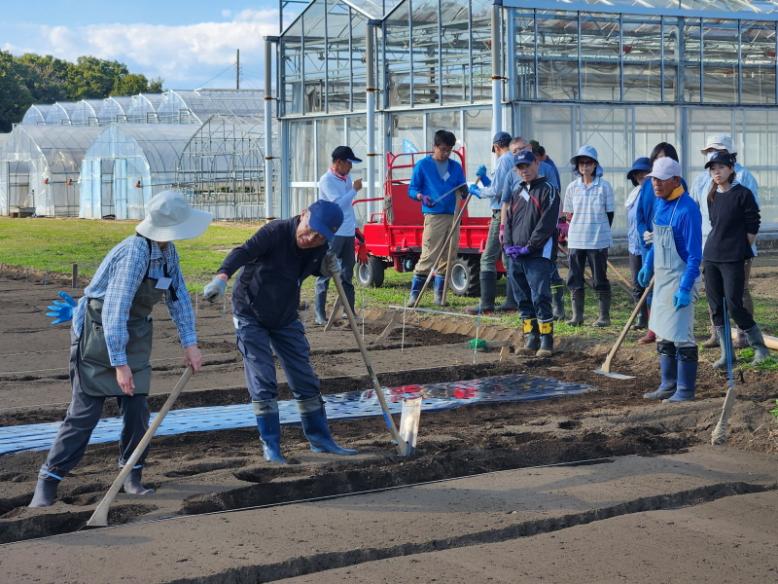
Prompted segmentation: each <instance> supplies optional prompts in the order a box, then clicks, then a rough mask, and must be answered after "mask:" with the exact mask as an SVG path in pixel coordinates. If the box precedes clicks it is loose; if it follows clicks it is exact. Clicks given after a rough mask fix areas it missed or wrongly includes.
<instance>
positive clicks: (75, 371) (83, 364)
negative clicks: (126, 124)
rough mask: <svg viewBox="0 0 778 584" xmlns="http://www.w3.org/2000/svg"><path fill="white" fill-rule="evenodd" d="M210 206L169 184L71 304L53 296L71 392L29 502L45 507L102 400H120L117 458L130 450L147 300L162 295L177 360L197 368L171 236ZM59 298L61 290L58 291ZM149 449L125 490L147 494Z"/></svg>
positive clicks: (142, 410)
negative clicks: (63, 328)
mask: <svg viewBox="0 0 778 584" xmlns="http://www.w3.org/2000/svg"><path fill="white" fill-rule="evenodd" d="M210 222H211V215H210V213H206V212H203V211H197V210H195V209H192V208H191V207H190V206H189V204H188V203H187V201H186V199H185V198H184V196H183V195H181V194H180V193H178V192H175V191H164V192H162V193H159V194H158V195H156V196H155V197H154V198H152V199H151V202H150V203H149V205H148V210H147V213H146V218H145V219H144V220H143V221H142V222H141V223H140V224H139V225H138V226H137V227H136V228H135V231H136V233H135V235H131V236H129V237H127V238H126V239H125V240H124V241H122V242H121V243H119V244H118V245H116V247H114V248H113V249H112V250H111V251H110V252H109V253H108V255H107V256H106V257H105V258H104V259H103V261H102V262H101V263H100V267H99V268H97V272H95V275H94V277H93V278H92V281H91V282H90V283H89V286H87V287H86V289H85V290H84V296H83V297H82V298H81V299H80V300H79V302H78V303H77V304H75V303H73V304H75V305H74V306H72V305H71V304H70V303H67V302H66V303H61V302H60V303H59V304H57V303H55V306H52V307H50V309H53V310H55V311H56V312H55V313H49V315H50V316H56V317H57V318H56V320H55V321H54V323H55V324H59V323H63V322H68V321H69V320H72V321H73V322H72V328H71V332H70V379H71V384H72V388H73V398H72V401H71V402H70V406H69V407H68V411H67V414H66V416H65V420H64V421H63V422H62V425H61V426H60V429H59V432H58V434H57V437H56V439H55V440H54V444H53V445H52V447H51V450H49V454H48V456H47V458H46V462H45V463H44V464H43V466H41V469H40V474H39V476H38V484H37V485H36V487H35V494H34V496H33V499H32V501H31V502H30V507H48V506H49V505H51V504H52V503H53V502H54V500H55V499H56V495H57V487H58V486H59V483H60V482H61V481H62V479H63V478H64V477H65V475H67V473H68V472H70V471H71V470H72V469H73V468H74V467H75V466H76V465H77V464H78V463H79V461H80V460H81V458H82V456H83V455H84V451H85V450H86V446H87V444H88V443H89V437H90V436H91V434H92V430H94V428H95V426H96V425H97V422H98V421H99V420H100V414H101V413H102V410H103V403H104V402H105V399H106V398H108V397H115V398H117V400H118V401H119V408H120V410H121V414H122V417H123V427H122V434H121V439H120V441H119V465H120V466H121V465H123V464H124V461H126V460H127V459H128V458H129V457H130V455H131V454H132V453H133V451H134V450H135V447H136V446H137V445H138V443H139V442H140V440H141V438H142V437H143V435H144V434H145V433H146V430H147V429H148V425H149V407H148V404H147V402H146V396H147V395H148V393H149V388H150V385H151V363H150V357H151V338H152V321H151V319H150V318H149V316H150V315H151V311H152V309H153V307H154V305H155V304H156V303H157V302H159V301H160V300H163V299H164V301H165V303H166V304H167V306H168V310H169V311H170V316H171V317H172V319H173V322H175V323H176V328H177V329H178V336H179V338H180V340H181V347H182V348H183V352H184V363H185V364H186V365H187V366H190V367H192V369H193V370H194V371H195V372H197V371H199V370H200V367H201V365H202V355H201V354H200V349H199V348H198V347H197V333H196V332H195V319H194V313H193V311H192V304H191V302H190V300H189V292H187V289H186V283H185V282H184V277H183V275H182V273H181V268H180V266H179V258H178V252H177V251H176V247H175V245H174V244H173V243H172V242H173V241H175V240H178V239H191V238H194V237H197V236H198V235H200V234H202V233H203V232H204V231H205V229H206V228H207V227H208V224H209V223H210ZM60 296H62V297H63V298H64V297H65V296H63V295H62V293H61V294H60ZM147 454H148V450H146V452H144V453H143V455H142V456H141V457H140V459H139V460H138V463H137V465H136V466H135V467H134V468H133V470H132V472H131V473H130V474H129V476H128V477H127V479H126V480H125V481H124V491H125V492H126V493H130V494H132V495H147V494H149V493H152V492H153V491H152V489H147V488H145V487H144V486H143V484H142V483H141V473H142V472H143V463H144V460H145V458H146V455H147Z"/></svg>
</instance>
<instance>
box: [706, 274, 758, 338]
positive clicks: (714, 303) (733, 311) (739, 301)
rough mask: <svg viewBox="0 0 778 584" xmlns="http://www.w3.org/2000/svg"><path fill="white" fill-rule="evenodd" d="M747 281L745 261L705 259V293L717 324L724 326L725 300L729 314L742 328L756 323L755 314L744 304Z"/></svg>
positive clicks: (714, 322)
mask: <svg viewBox="0 0 778 584" xmlns="http://www.w3.org/2000/svg"><path fill="white" fill-rule="evenodd" d="M745 282H746V275H745V265H744V262H742V261H740V262H711V261H708V260H705V295H706V296H707V297H708V306H710V310H711V317H712V318H713V324H714V325H715V326H724V302H725V301H726V303H727V310H728V311H729V316H730V317H731V318H732V320H734V321H735V323H736V324H737V326H738V328H739V329H740V330H744V331H745V330H748V329H750V328H751V327H753V326H754V324H756V323H755V322H754V317H753V315H752V314H751V313H750V312H749V311H748V310H747V309H746V308H745V306H744V305H743V290H744V288H745Z"/></svg>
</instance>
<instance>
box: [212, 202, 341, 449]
mask: <svg viewBox="0 0 778 584" xmlns="http://www.w3.org/2000/svg"><path fill="white" fill-rule="evenodd" d="M342 222H343V211H341V209H340V207H339V206H338V205H337V204H335V203H332V202H330V201H316V202H315V203H313V204H312V205H311V206H310V207H308V208H307V209H305V210H303V212H302V213H301V214H300V215H297V216H295V217H292V218H291V219H279V220H276V221H271V222H270V223H268V224H267V225H265V226H263V227H262V228H261V229H260V230H259V231H257V232H256V233H255V234H254V235H253V236H252V237H251V239H249V240H248V241H246V243H244V244H243V245H241V246H238V247H236V248H235V249H233V250H232V251H231V252H230V253H229V255H228V256H227V257H226V258H225V260H224V262H222V265H221V267H220V268H219V270H218V272H217V274H216V276H215V277H214V279H213V280H212V281H211V283H210V284H208V285H207V286H206V287H205V289H204V290H203V297H204V298H205V299H206V300H210V301H213V300H216V299H217V298H219V297H221V296H223V295H224V291H225V289H226V286H227V281H228V280H229V278H230V277H231V276H232V275H233V274H234V273H235V272H236V271H238V270H239V269H240V268H243V270H242V271H241V273H240V275H239V276H238V281H237V282H236V283H235V286H234V288H233V294H232V310H233V322H234V323H235V331H236V335H237V339H238V349H239V350H240V352H241V354H242V355H243V365H244V368H245V372H246V383H247V385H248V389H249V394H250V395H251V402H252V404H253V406H254V413H255V414H256V416H257V428H258V430H259V435H260V438H261V439H262V445H263V450H264V455H265V459H266V460H268V461H269V462H277V463H281V464H284V463H286V459H285V458H284V456H283V454H281V424H280V419H279V414H278V402H277V398H278V387H277V385H276V368H275V364H274V362H273V352H275V354H276V355H277V356H278V358H279V360H280V361H281V366H282V367H283V368H284V371H285V372H286V377H287V380H288V382H289V387H290V389H291V391H292V395H293V396H294V398H295V400H297V407H298V409H299V411H300V419H301V422H302V426H303V432H304V433H305V437H306V438H308V441H309V442H310V443H311V450H313V451H314V452H330V453H333V454H344V455H345V454H356V450H351V449H348V448H342V447H341V446H339V445H338V444H337V443H336V442H335V441H334V440H333V439H332V435H331V434H330V430H329V426H328V424H327V414H326V412H325V410H324V401H323V400H322V398H321V391H320V389H319V379H318V377H317V376H316V373H315V372H314V371H313V367H312V366H311V359H310V345H309V344H308V340H307V339H306V338H305V328H304V327H303V324H302V323H301V322H300V319H299V316H298V314H297V307H298V305H299V304H300V286H301V285H302V282H303V280H305V278H307V277H308V276H311V275H320V276H332V274H333V273H335V271H336V269H337V260H336V259H335V257H334V256H332V255H328V254H327V249H328V248H327V244H328V242H330V241H332V239H333V238H334V237H335V232H336V231H337V230H338V229H339V228H340V226H341V223H342ZM333 264H334V265H333Z"/></svg>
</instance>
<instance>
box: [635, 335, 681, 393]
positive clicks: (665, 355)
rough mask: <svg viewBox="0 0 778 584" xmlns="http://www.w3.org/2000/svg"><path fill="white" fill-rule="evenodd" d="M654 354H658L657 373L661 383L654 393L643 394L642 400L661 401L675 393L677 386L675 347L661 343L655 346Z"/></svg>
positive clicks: (668, 343) (666, 342) (669, 343)
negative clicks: (660, 376)
mask: <svg viewBox="0 0 778 584" xmlns="http://www.w3.org/2000/svg"><path fill="white" fill-rule="evenodd" d="M656 352H657V353H659V372H660V373H661V375H662V381H661V382H660V384H659V387H657V388H656V389H655V390H654V391H650V392H648V393H644V394H643V399H653V400H662V399H666V398H668V397H670V396H671V395H673V394H674V393H675V390H676V388H677V384H678V359H677V358H676V357H677V355H676V350H675V345H674V344H673V343H671V342H669V341H661V342H659V343H657V344H656Z"/></svg>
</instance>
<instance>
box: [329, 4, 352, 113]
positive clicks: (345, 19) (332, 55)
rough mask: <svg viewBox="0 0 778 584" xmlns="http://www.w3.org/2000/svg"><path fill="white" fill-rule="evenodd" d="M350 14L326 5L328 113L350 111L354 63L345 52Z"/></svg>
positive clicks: (336, 7) (349, 54)
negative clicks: (352, 67)
mask: <svg viewBox="0 0 778 584" xmlns="http://www.w3.org/2000/svg"><path fill="white" fill-rule="evenodd" d="M350 12H351V9H350V8H349V7H348V6H346V5H345V4H341V3H339V2H332V1H330V2H328V3H327V37H328V42H327V68H328V75H329V77H328V79H329V81H328V94H327V106H328V111H330V112H342V111H349V110H350V109H351V63H352V62H354V61H356V59H354V58H353V55H352V52H351V51H350V49H349V45H350V32H351V14H350ZM355 48H356V47H355Z"/></svg>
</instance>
